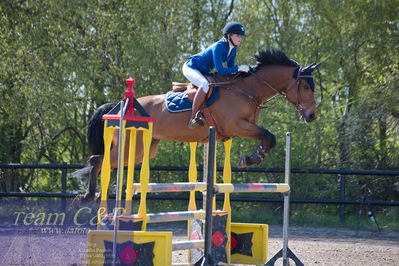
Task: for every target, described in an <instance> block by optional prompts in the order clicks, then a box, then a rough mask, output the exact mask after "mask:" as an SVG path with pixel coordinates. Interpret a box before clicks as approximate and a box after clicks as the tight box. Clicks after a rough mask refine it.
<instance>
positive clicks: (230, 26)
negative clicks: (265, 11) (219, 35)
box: [223, 22, 247, 36]
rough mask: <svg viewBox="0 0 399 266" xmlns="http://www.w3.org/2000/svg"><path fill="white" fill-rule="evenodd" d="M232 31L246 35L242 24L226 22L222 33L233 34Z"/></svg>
mask: <svg viewBox="0 0 399 266" xmlns="http://www.w3.org/2000/svg"><path fill="white" fill-rule="evenodd" d="M233 33H234V34H238V35H241V36H247V35H245V29H244V26H243V25H241V24H240V23H238V22H230V23H227V24H226V26H224V28H223V35H226V34H233Z"/></svg>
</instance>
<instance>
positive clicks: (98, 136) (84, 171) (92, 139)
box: [69, 103, 116, 178]
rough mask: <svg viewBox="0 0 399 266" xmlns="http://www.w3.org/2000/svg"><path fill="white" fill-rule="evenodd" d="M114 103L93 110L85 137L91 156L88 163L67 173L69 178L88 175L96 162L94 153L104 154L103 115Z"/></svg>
mask: <svg viewBox="0 0 399 266" xmlns="http://www.w3.org/2000/svg"><path fill="white" fill-rule="evenodd" d="M115 105H116V104H114V103H105V104H103V105H101V106H100V107H98V108H97V109H96V111H95V112H94V114H93V116H92V117H91V118H90V120H89V122H88V125H87V138H88V143H89V148H90V151H91V156H90V159H89V161H88V164H87V165H86V166H85V167H83V168H81V169H79V170H77V171H75V172H73V173H70V174H69V177H71V178H85V177H88V176H89V175H90V172H91V170H92V168H93V166H94V164H96V162H97V159H96V158H95V157H98V156H94V155H100V156H101V155H103V154H104V140H103V136H104V122H103V119H102V117H103V115H104V114H106V113H108V112H109V111H111V110H112V108H114V106H115Z"/></svg>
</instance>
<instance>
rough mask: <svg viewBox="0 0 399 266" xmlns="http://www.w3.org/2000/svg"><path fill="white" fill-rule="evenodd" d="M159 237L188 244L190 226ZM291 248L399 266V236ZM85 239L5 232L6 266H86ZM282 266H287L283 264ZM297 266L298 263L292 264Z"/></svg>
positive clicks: (321, 260)
mask: <svg viewBox="0 0 399 266" xmlns="http://www.w3.org/2000/svg"><path fill="white" fill-rule="evenodd" d="M150 228H151V229H155V228H156V229H157V230H158V231H168V230H173V231H174V236H175V238H174V240H183V239H184V238H185V234H186V232H185V231H186V226H185V225H184V224H182V223H179V224H171V223H168V224H158V225H150ZM281 236H282V227H280V226H270V227H269V254H268V258H269V259H270V258H271V257H272V256H273V255H274V254H275V253H277V252H278V251H279V250H280V249H281V248H282V239H281ZM289 237H290V240H289V247H290V249H291V250H292V251H293V252H294V253H295V255H296V256H297V257H298V258H299V259H300V260H301V261H302V262H303V263H304V265H351V266H352V265H353V266H356V265H359V266H367V265H370V266H371V265H372V266H375V265H399V233H397V232H382V233H378V232H366V231H360V232H356V231H351V230H343V229H332V228H309V227H290V229H289ZM86 246H87V237H86V235H85V234H82V233H79V234H68V235H65V234H57V233H52V234H48V233H46V234H43V233H38V232H33V233H29V234H26V233H25V234H18V233H17V232H11V233H10V232H0V265H7V266H8V265H35V266H36V265H54V266H55V265H68V266H72V265H74V266H75V265H84V264H83V263H82V261H84V260H83V259H82V258H84V253H85V249H86ZM186 260H187V255H186V252H185V251H174V252H173V263H184V262H186ZM276 265H282V261H281V260H279V261H277V263H276ZM291 265H294V263H291Z"/></svg>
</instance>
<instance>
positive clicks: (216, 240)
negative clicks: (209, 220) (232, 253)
mask: <svg viewBox="0 0 399 266" xmlns="http://www.w3.org/2000/svg"><path fill="white" fill-rule="evenodd" d="M223 242H224V235H223V234H222V233H220V231H217V232H215V233H214V234H213V236H212V243H213V244H214V245H215V246H217V247H220V246H221V245H222V244H223Z"/></svg>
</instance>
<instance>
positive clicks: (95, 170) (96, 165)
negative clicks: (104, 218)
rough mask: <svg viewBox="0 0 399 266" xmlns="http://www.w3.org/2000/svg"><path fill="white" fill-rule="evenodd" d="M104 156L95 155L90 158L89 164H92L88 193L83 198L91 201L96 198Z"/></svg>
mask: <svg viewBox="0 0 399 266" xmlns="http://www.w3.org/2000/svg"><path fill="white" fill-rule="evenodd" d="M103 158H104V156H103V155H93V156H91V157H90V159H89V165H90V166H91V170H90V176H89V186H88V188H87V191H86V194H85V195H84V196H83V198H82V199H83V200H87V201H90V200H94V199H96V185H97V177H98V175H99V174H100V171H101V166H102V163H103Z"/></svg>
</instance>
